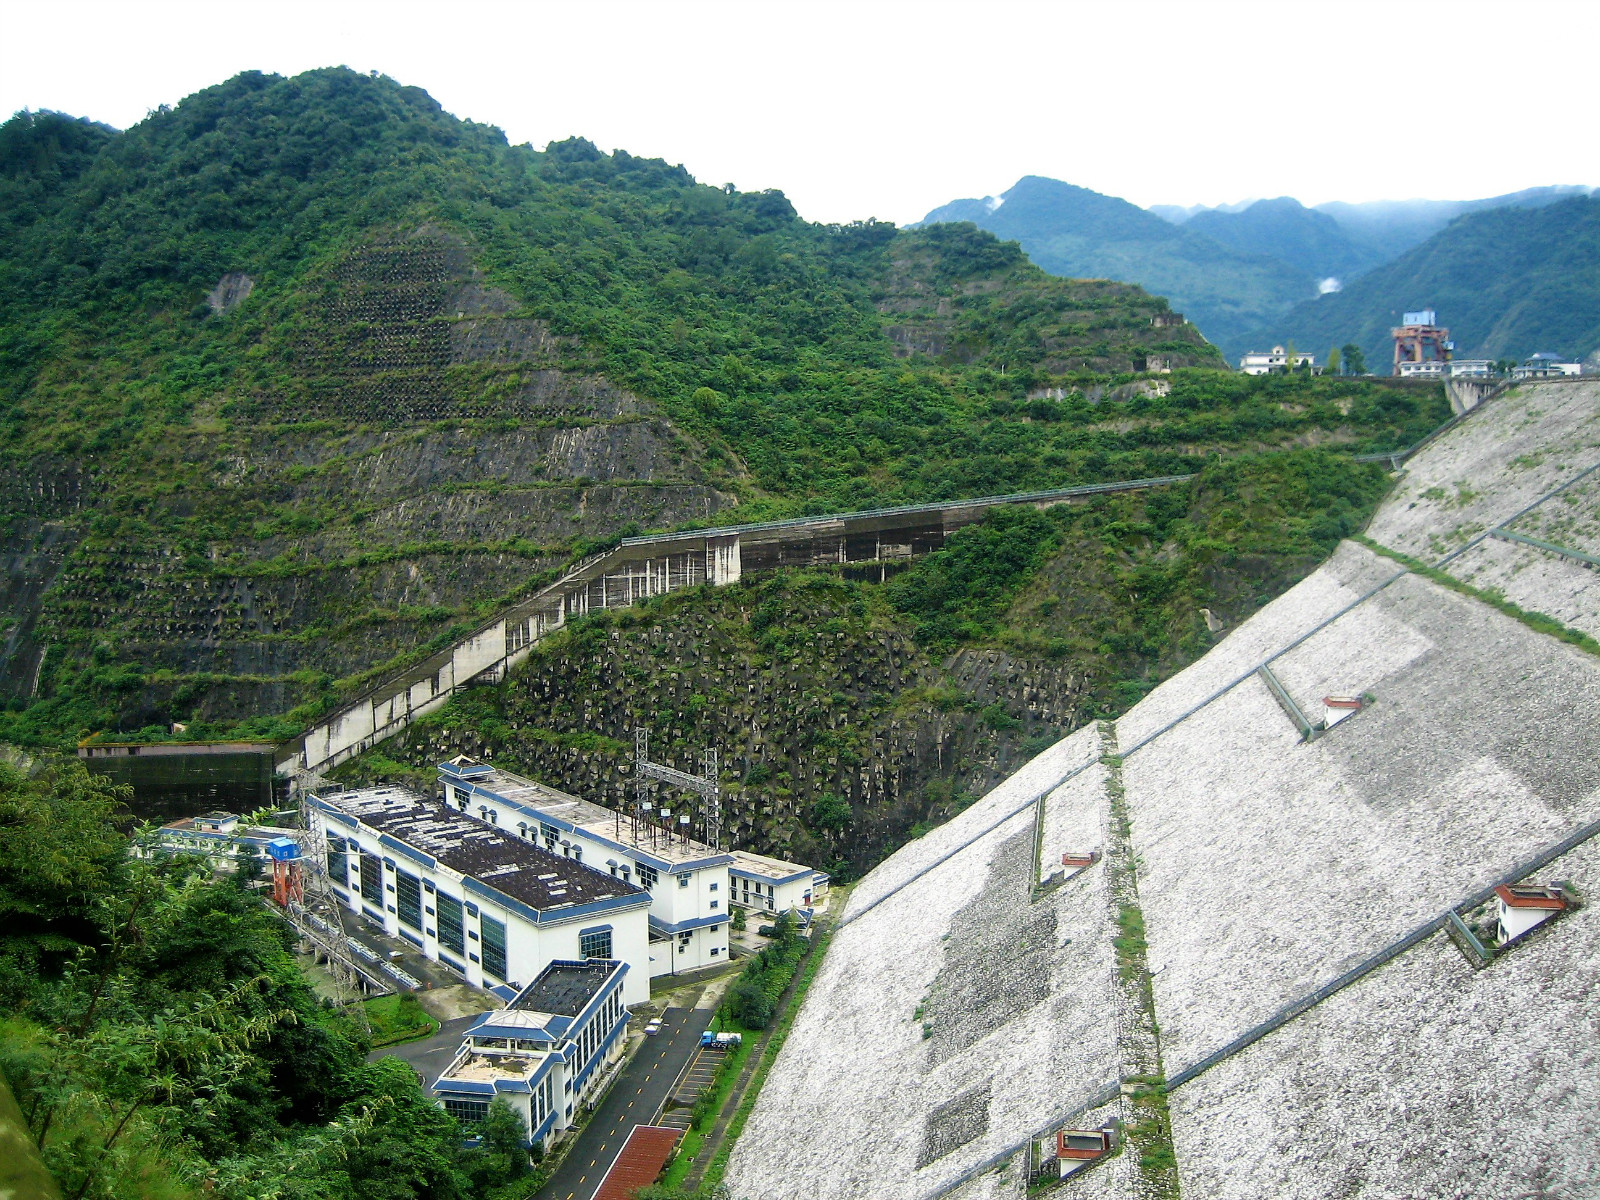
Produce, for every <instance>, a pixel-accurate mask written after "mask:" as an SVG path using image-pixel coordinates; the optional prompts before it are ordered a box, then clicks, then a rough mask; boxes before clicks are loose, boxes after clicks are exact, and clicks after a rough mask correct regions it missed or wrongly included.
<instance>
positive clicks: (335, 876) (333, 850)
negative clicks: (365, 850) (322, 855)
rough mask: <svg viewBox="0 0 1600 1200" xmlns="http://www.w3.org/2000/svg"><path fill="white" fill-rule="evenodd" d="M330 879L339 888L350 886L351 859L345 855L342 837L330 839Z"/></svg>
mask: <svg viewBox="0 0 1600 1200" xmlns="http://www.w3.org/2000/svg"><path fill="white" fill-rule="evenodd" d="M328 878H329V879H331V880H332V881H333V882H334V884H335V885H337V886H338V887H348V886H349V884H350V858H349V855H347V854H346V853H345V845H344V839H343V838H342V837H331V838H329V839H328Z"/></svg>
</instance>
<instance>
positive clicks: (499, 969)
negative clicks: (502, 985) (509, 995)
mask: <svg viewBox="0 0 1600 1200" xmlns="http://www.w3.org/2000/svg"><path fill="white" fill-rule="evenodd" d="M483 973H484V974H485V975H493V976H494V977H495V978H496V979H500V980H504V979H505V977H506V925H505V922H504V921H496V920H495V919H494V918H493V917H491V916H488V915H487V914H486V915H485V916H484V918H483Z"/></svg>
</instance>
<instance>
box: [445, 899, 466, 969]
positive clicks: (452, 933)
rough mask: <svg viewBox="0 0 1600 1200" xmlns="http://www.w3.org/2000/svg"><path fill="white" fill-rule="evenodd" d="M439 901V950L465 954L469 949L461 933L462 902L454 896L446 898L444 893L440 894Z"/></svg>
mask: <svg viewBox="0 0 1600 1200" xmlns="http://www.w3.org/2000/svg"><path fill="white" fill-rule="evenodd" d="M438 901H439V948H440V949H441V950H454V951H455V952H456V953H457V954H465V953H466V951H467V947H466V940H465V938H464V936H463V934H462V931H461V901H459V900H457V899H456V898H455V897H454V896H446V895H445V894H444V893H443V892H440V893H439V895H438Z"/></svg>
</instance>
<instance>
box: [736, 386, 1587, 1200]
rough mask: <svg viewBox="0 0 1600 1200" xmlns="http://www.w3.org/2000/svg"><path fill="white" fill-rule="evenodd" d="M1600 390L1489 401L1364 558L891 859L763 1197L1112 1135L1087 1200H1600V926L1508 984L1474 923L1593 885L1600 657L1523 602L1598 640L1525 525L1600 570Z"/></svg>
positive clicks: (1574, 571) (776, 1130)
mask: <svg viewBox="0 0 1600 1200" xmlns="http://www.w3.org/2000/svg"><path fill="white" fill-rule="evenodd" d="M1597 401H1600V387H1597V386H1596V385H1594V384H1592V383H1581V384H1547V385H1536V386H1530V387H1526V388H1524V389H1522V390H1520V391H1518V392H1515V393H1512V394H1510V395H1508V396H1506V397H1504V398H1503V399H1501V400H1498V401H1494V402H1491V404H1490V405H1489V406H1488V407H1487V408H1485V409H1484V410H1482V411H1481V412H1479V413H1477V414H1475V415H1474V416H1472V417H1470V418H1469V419H1467V420H1466V421H1464V422H1463V423H1462V424H1460V425H1459V426H1457V427H1456V428H1455V429H1453V430H1451V431H1450V432H1448V433H1447V434H1445V435H1444V436H1443V437H1441V438H1440V439H1439V440H1438V441H1436V442H1435V443H1434V444H1432V445H1431V446H1429V447H1428V448H1426V449H1425V450H1423V451H1422V452H1421V454H1420V455H1419V456H1418V457H1417V458H1415V459H1414V460H1413V461H1412V462H1411V463H1410V464H1409V466H1408V471H1407V474H1406V476H1405V478H1404V479H1403V480H1402V482H1401V485H1400V486H1399V488H1398V489H1397V491H1396V492H1395V494H1394V495H1393V496H1392V497H1391V499H1390V500H1389V501H1388V502H1387V503H1386V504H1385V505H1384V507H1383V508H1382V509H1381V510H1380V512H1379V513H1378V515H1377V517H1376V518H1375V519H1374V520H1373V522H1372V524H1371V527H1370V536H1371V539H1372V545H1371V546H1368V545H1360V544H1356V543H1354V542H1346V543H1344V544H1343V545H1342V546H1341V547H1340V549H1339V550H1338V552H1337V553H1336V554H1335V555H1334V556H1333V557H1332V558H1331V559H1330V560H1329V561H1328V562H1327V563H1326V564H1325V565H1324V566H1323V567H1322V568H1321V569H1320V570H1318V571H1317V572H1316V573H1315V574H1314V575H1312V576H1311V577H1309V578H1307V579H1306V580H1305V581H1304V582H1302V583H1300V584H1299V585H1298V586H1296V587H1295V588H1294V589H1292V590H1291V591H1289V592H1288V593H1286V594H1285V595H1284V596H1282V597H1281V598H1280V599H1278V600H1276V601H1274V602H1273V603H1272V604H1270V605H1268V606H1267V607H1266V608H1264V609H1263V610H1262V611H1261V612H1259V613H1258V614H1256V615H1255V616H1254V617H1252V618H1251V619H1250V620H1248V621H1247V622H1245V623H1244V624H1242V625H1241V626H1240V627H1239V628H1237V629H1236V630H1234V631H1233V632H1232V633H1230V634H1229V635H1228V636H1227V637H1226V638H1225V639H1224V640H1223V641H1222V642H1221V644H1220V645H1218V646H1217V647H1216V648H1214V649H1213V650H1212V651H1211V652H1210V653H1208V654H1207V655H1206V656H1205V657H1204V658H1203V659H1201V660H1200V661H1199V662H1197V663H1195V664H1194V665H1193V666H1191V667H1189V668H1188V669H1187V670H1185V671H1183V672H1181V673H1180V674H1178V675H1177V676H1175V677H1174V678H1172V679H1171V680H1169V681H1168V682H1167V683H1165V684H1164V685H1162V686H1161V687H1160V688H1158V689H1156V690H1155V691H1154V692H1153V693H1151V695H1149V696H1148V697H1147V698H1146V699H1145V700H1143V701H1142V702H1141V703H1139V704H1138V705H1136V706H1135V707H1134V708H1133V709H1131V710H1130V711H1129V712H1128V713H1127V714H1126V715H1125V716H1123V717H1122V718H1121V719H1119V720H1117V721H1115V722H1107V723H1102V724H1101V725H1099V726H1097V727H1088V728H1084V729H1081V730H1079V731H1078V732H1076V733H1074V734H1072V735H1071V736H1070V737H1068V738H1066V739H1064V740H1063V741H1061V742H1059V743H1058V744H1057V745H1055V746H1054V747H1052V748H1051V749H1050V750H1048V751H1046V752H1045V753H1044V754H1042V755H1040V756H1039V757H1037V758H1036V759H1034V760H1033V761H1032V762H1030V763H1029V764H1028V765H1027V766H1026V767H1025V768H1024V769H1023V770H1021V771H1020V772H1018V773H1017V774H1016V775H1014V776H1012V777H1011V778H1010V779H1009V780H1007V781H1006V782H1005V783H1003V784H1001V785H1000V786H999V787H997V788H995V789H994V790H993V791H991V792H990V793H989V794H988V795H987V796H985V797H984V798H983V799H982V800H980V801H979V802H978V803H976V804H975V805H973V806H972V807H971V808H969V809H968V810H966V811H965V812H963V813H962V814H961V815H960V816H958V817H957V818H955V819H954V820H952V821H951V822H949V823H948V824H946V825H944V826H942V827H940V828H939V829H937V830H935V831H933V832H931V833H929V834H928V835H926V836H925V837H923V838H921V839H919V840H918V841H915V842H913V843H911V844H910V845H908V846H907V847H906V848H904V849H903V850H901V851H900V852H899V853H897V854H895V855H894V856H892V857H891V858H890V859H888V860H887V861H886V862H885V863H884V864H883V865H882V866H880V867H879V868H878V869H877V870H875V871H874V872H872V873H871V874H870V875H868V876H867V877H866V878H865V879H864V880H863V881H862V883H861V884H860V885H859V886H858V887H857V889H856V891H855V893H854V895H853V896H852V899H851V902H850V906H849V909H848V911H847V912H846V914H845V916H844V924H843V926H842V928H841V929H840V930H839V931H838V933H837V935H836V936H835V938H834V940H833V943H832V946H831V948H830V950H829V953H828V957H827V958H826V960H825V961H824V963H823V966H822V969H821V971H820V973H819V975H818V977H817V979H816V982H815V984H814V985H813V987H812V989H811V991H810V993H809V996H808V998H807V1001H806V1004H805V1007H804V1009H803V1010H802V1012H801V1013H800V1014H799V1017H798V1019H797V1020H796V1023H795V1026H794V1029H793V1032H792V1034H791V1035H790V1037H789V1039H788V1041H787V1043H786V1045H785V1047H784V1049H783V1051H782V1053H781V1054H780V1056H779V1059H778V1061H777V1063H776V1065H775V1068H774V1070H773V1072H772V1075H771V1076H770V1078H769V1079H768V1081H767V1083H766V1085H765V1088H764V1090H763V1092H762V1094H761V1098H760V1100H759V1102H758V1104H757V1106H756V1108H755V1110H754V1112H753V1114H752V1116H751V1119H750V1122H749V1124H748V1126H747V1127H746V1129H745V1131H744V1134H743V1136H742V1138H741V1140H740V1141H739V1143H738V1144H737V1146H736V1148H735V1150H734V1153H733V1156H732V1159H731V1161H730V1163H729V1170H728V1176H727V1178H728V1182H729V1184H730V1185H731V1189H732V1193H733V1195H734V1196H735V1197H756V1196H768V1195H780V1194H782V1195H826V1196H831V1197H840V1198H845V1197H866V1196H871V1197H874V1198H878V1197H906V1198H912V1197H917V1198H923V1197H926V1198H929V1200H931V1198H933V1197H938V1196H959V1197H963V1198H967V1197H979V1196H1009V1195H1021V1194H1022V1192H1023V1189H1024V1188H1025V1187H1026V1186H1027V1184H1028V1182H1029V1178H1030V1174H1031V1167H1032V1165H1033V1164H1032V1162H1031V1161H1030V1147H1031V1144H1032V1140H1033V1139H1034V1138H1035V1137H1039V1136H1049V1135H1051V1134H1052V1133H1053V1130H1054V1129H1056V1128H1059V1127H1061V1126H1063V1125H1070V1126H1074V1127H1097V1126H1100V1125H1102V1124H1104V1123H1106V1122H1108V1121H1111V1122H1116V1123H1118V1124H1119V1128H1120V1136H1121V1139H1122V1141H1121V1148H1120V1150H1119V1151H1118V1152H1117V1153H1116V1154H1115V1155H1114V1156H1113V1157H1111V1158H1109V1159H1107V1160H1105V1161H1102V1162H1100V1163H1098V1164H1096V1165H1094V1166H1093V1167H1091V1168H1089V1169H1087V1170H1086V1171H1084V1172H1083V1173H1082V1174H1080V1175H1078V1176H1075V1177H1073V1178H1070V1179H1068V1180H1066V1181H1063V1182H1061V1183H1060V1184H1059V1185H1057V1186H1059V1188H1060V1189H1061V1194H1062V1195H1063V1196H1066V1195H1083V1196H1107V1197H1109V1196H1137V1197H1155V1196H1174V1195H1177V1194H1178V1191H1179V1189H1182V1190H1183V1191H1184V1192H1186V1193H1187V1194H1189V1195H1192V1196H1206V1197H1239V1198H1245V1197H1251V1198H1254V1197H1261V1196H1294V1197H1344V1196H1357V1195H1382V1196H1458V1197H1484V1198H1489V1197H1504V1196H1515V1195H1541V1196H1543V1195H1548V1196H1579V1195H1592V1194H1595V1193H1596V1191H1597V1190H1600V1103H1597V1101H1600V1043H1597V1041H1596V1038H1595V1030H1596V1027H1597V1024H1600V1000H1597V999H1596V995H1597V985H1600V915H1597V914H1596V912H1595V909H1594V907H1593V906H1592V905H1589V906H1585V907H1579V908H1577V909H1576V910H1575V911H1572V912H1569V913H1568V914H1566V915H1564V916H1562V917H1561V918H1560V919H1558V920H1557V921H1555V922H1553V923H1552V924H1551V925H1549V926H1547V927H1545V928H1542V929H1540V930H1538V931H1536V932H1534V933H1533V934H1531V935H1529V936H1528V937H1527V938H1525V939H1524V940H1523V941H1521V942H1519V943H1515V944H1513V945H1512V946H1510V947H1508V948H1506V949H1505V950H1504V951H1502V952H1501V953H1500V954H1499V955H1497V956H1496V957H1495V958H1494V960H1493V961H1492V962H1490V963H1489V965H1488V966H1487V967H1483V968H1482V969H1479V968H1478V967H1477V966H1475V965H1473V964H1472V963H1470V962H1469V960H1468V958H1467V957H1466V955H1465V954H1464V953H1463V952H1462V951H1461V950H1459V949H1458V948H1457V946H1456V945H1455V944H1454V943H1453V942H1452V940H1451V939H1450V938H1449V936H1447V933H1446V932H1445V929H1444V927H1445V918H1444V914H1445V913H1446V912H1447V911H1452V910H1457V909H1459V910H1460V911H1461V912H1463V913H1465V914H1467V915H1468V916H1470V915H1471V912H1472V909H1473V907H1474V906H1475V905H1476V903H1477V902H1478V901H1479V900H1480V899H1481V898H1482V897H1483V895H1484V894H1485V891H1486V889H1488V888H1490V887H1491V886H1492V885H1494V884H1495V883H1497V882H1503V881H1508V880H1512V879H1519V878H1520V879H1525V880H1527V881H1529V882H1535V883H1546V882H1554V881H1567V883H1568V884H1569V885H1571V886H1573V887H1574V888H1575V889H1576V891H1577V892H1578V893H1579V894H1587V895H1589V896H1591V897H1592V896H1594V895H1596V893H1597V890H1600V837H1593V836H1590V835H1593V834H1596V833H1600V725H1597V722H1596V720H1595V718H1596V716H1597V714H1600V658H1597V657H1596V655H1595V653H1593V652H1592V651H1593V650H1594V646H1593V644H1592V643H1589V644H1588V645H1587V647H1586V646H1585V645H1583V644H1581V643H1582V642H1583V639H1582V637H1581V636H1580V635H1578V634H1576V633H1574V632H1572V631H1571V629H1568V630H1563V629H1562V627H1561V626H1558V625H1556V624H1555V623H1554V622H1551V621H1549V620H1540V619H1539V618H1538V617H1537V616H1529V615H1528V614H1530V613H1532V614H1547V615H1548V616H1554V615H1557V614H1559V615H1560V616H1561V617H1562V619H1563V622H1564V624H1566V625H1567V626H1571V627H1577V628H1578V629H1584V628H1592V627H1593V623H1594V622H1595V621H1596V620H1597V616H1596V614H1597V613H1600V582H1597V581H1596V578H1595V575H1594V573H1593V572H1591V571H1586V570H1582V569H1581V566H1580V562H1579V560H1577V559H1573V558H1571V557H1563V556H1562V555H1561V554H1560V553H1557V552H1555V551H1551V550H1547V549H1541V548H1538V547H1535V546H1532V545H1529V544H1527V543H1524V542H1519V541H1516V540H1507V539H1506V538H1505V537H1504V536H1503V534H1504V533H1505V532H1507V531H1508V530H1509V531H1511V532H1516V531H1520V530H1533V531H1536V532H1534V533H1532V534H1529V535H1527V536H1534V537H1536V538H1537V539H1538V540H1540V541H1542V542H1545V543H1547V544H1551V545H1559V546H1563V547H1564V548H1565V549H1567V550H1569V551H1570V550H1574V549H1579V548H1580V547H1586V546H1588V543H1587V542H1585V541H1584V539H1585V538H1587V537H1588V536H1589V532H1590V531H1591V527H1592V525H1593V523H1594V514H1593V511H1592V510H1593V507H1594V500H1593V492H1592V490H1591V481H1593V480H1595V479H1597V478H1600V470H1597V471H1595V473H1594V474H1591V475H1586V474H1585V472H1587V471H1588V470H1589V469H1590V468H1591V467H1594V466H1595V465H1596V464H1600V421H1597V416H1596V414H1597V412H1600V405H1597ZM1563 538H1565V539H1567V541H1566V542H1563V541H1562V539H1563ZM1571 543H1577V544H1578V545H1573V544H1571ZM1373 546H1375V547H1377V548H1376V549H1374V548H1372V547H1373ZM1589 551H1592V547H1590V548H1589V550H1588V551H1581V552H1589ZM1395 552H1398V553H1402V554H1407V555H1411V556H1413V557H1414V558H1425V559H1426V560H1427V561H1428V562H1429V563H1434V562H1437V561H1438V560H1441V559H1446V558H1447V556H1451V555H1453V557H1448V560H1447V561H1445V562H1443V564H1442V570H1441V571H1439V572H1432V573H1425V572H1421V571H1415V570H1408V569H1407V568H1406V567H1405V566H1403V565H1402V564H1401V563H1400V562H1399V561H1397V560H1396V558H1394V557H1393V554H1394V553H1395ZM1464 584H1465V585H1467V586H1464ZM1472 584H1476V585H1478V586H1480V587H1482V586H1483V585H1485V584H1489V585H1493V586H1495V587H1499V588H1502V589H1503V590H1504V591H1505V593H1506V595H1507V596H1510V597H1512V598H1513V599H1514V600H1515V602H1516V606H1517V608H1513V609H1510V610H1508V606H1507V605H1506V603H1505V601H1504V598H1503V597H1501V596H1499V595H1498V594H1496V593H1493V592H1484V593H1478V594H1474V593H1473V592H1472V591H1471V586H1470V585H1472ZM1519 609H1520V610H1521V611H1520V615H1519V613H1518V610H1519ZM1574 641H1576V642H1578V643H1580V644H1576V645H1575V644H1573V642H1574ZM1269 661H1270V671H1271V672H1272V673H1273V675H1274V676H1275V678H1276V679H1277V680H1278V681H1279V682H1280V683H1281V685H1282V687H1283V689H1284V690H1285V691H1286V692H1287V693H1288V695H1289V696H1290V697H1292V698H1293V700H1294V701H1295V702H1297V703H1298V705H1299V707H1300V708H1301V709H1302V710H1305V711H1308V712H1310V713H1312V714H1313V715H1314V716H1320V715H1321V700H1322V698H1323V697H1324V696H1327V695H1330V694H1347V695H1365V696H1366V697H1367V698H1368V703H1367V705H1366V707H1365V708H1364V709H1363V710H1362V711H1360V712H1359V713H1357V714H1355V715H1354V716H1353V717H1350V718H1348V719H1347V720H1346V721H1344V722H1343V723H1341V724H1339V725H1337V726H1335V727H1334V728H1332V729H1330V730H1328V731H1327V732H1326V734H1325V735H1323V736H1321V737H1319V738H1316V739H1314V740H1309V741H1307V740H1304V739H1303V738H1302V736H1301V732H1300V730H1299V729H1298V728H1297V727H1296V725H1295V724H1294V723H1293V722H1292V721H1291V719H1290V717H1289V715H1288V714H1287V712H1286V710H1285V708H1284V707H1283V706H1282V705H1281V704H1280V702H1279V701H1278V700H1277V699H1276V698H1275V697H1274V695H1273V693H1272V691H1271V690H1270V689H1269V687H1268V684H1267V681H1266V680H1265V679H1264V678H1263V677H1262V676H1261V675H1260V674H1259V673H1257V668H1258V667H1260V666H1261V665H1262V664H1263V663H1264V662H1269ZM1093 850H1098V851H1100V852H1101V854H1102V857H1101V858H1100V859H1099V861H1097V862H1096V863H1095V864H1094V865H1093V866H1091V867H1089V868H1088V869H1087V870H1084V871H1082V872H1081V873H1079V874H1077V875H1074V876H1071V877H1070V878H1067V879H1066V880H1065V881H1064V882H1063V881H1053V880H1052V879H1051V874H1052V873H1053V872H1054V871H1056V870H1059V869H1060V863H1061V856H1062V854H1063V853H1066V852H1084V851H1093ZM1163 1083H1164V1084H1165V1086H1162V1084H1163Z"/></svg>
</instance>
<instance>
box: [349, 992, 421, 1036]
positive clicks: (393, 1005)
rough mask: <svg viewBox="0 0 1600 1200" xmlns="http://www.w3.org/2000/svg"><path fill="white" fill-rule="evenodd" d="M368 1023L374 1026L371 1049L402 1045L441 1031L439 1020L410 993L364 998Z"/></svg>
mask: <svg viewBox="0 0 1600 1200" xmlns="http://www.w3.org/2000/svg"><path fill="white" fill-rule="evenodd" d="M363 1007H365V1008H366V1010H367V1023H368V1024H369V1025H371V1026H372V1048H373V1049H374V1050H378V1049H381V1048H382V1047H384V1046H399V1045H401V1044H403V1043H405V1042H414V1041H416V1040H417V1039H418V1038H425V1037H432V1036H433V1035H434V1034H436V1033H438V1032H439V1022H438V1021H436V1020H434V1019H433V1018H432V1017H431V1016H429V1015H428V1012H427V1010H426V1009H425V1008H423V1007H422V1005H421V1004H420V1003H418V1001H417V998H416V997H415V996H413V995H412V994H411V993H410V992H401V993H399V994H397V995H393V996H377V997H375V998H373V999H371V1000H366V1001H363Z"/></svg>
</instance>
